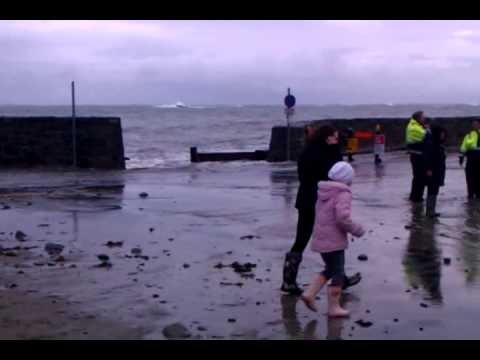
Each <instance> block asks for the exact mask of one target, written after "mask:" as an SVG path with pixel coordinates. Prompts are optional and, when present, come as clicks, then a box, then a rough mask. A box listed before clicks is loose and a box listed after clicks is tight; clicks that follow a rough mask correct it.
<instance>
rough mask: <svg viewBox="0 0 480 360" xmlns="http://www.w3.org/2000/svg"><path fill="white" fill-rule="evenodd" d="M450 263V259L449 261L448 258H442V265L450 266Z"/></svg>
mask: <svg viewBox="0 0 480 360" xmlns="http://www.w3.org/2000/svg"><path fill="white" fill-rule="evenodd" d="M451 262H452V259H450V258H443V264H444V265H450V264H451Z"/></svg>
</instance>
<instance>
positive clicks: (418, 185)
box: [410, 154, 427, 202]
mask: <svg viewBox="0 0 480 360" xmlns="http://www.w3.org/2000/svg"><path fill="white" fill-rule="evenodd" d="M410 163H411V164H412V171H413V179H412V189H411V191H410V201H413V202H421V201H422V200H423V193H424V192H425V186H426V177H427V174H426V173H427V169H426V166H425V161H424V159H423V157H422V155H420V154H410Z"/></svg>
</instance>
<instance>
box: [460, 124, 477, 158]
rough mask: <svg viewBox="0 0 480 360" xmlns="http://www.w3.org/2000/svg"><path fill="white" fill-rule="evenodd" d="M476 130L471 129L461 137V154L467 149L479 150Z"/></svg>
mask: <svg viewBox="0 0 480 360" xmlns="http://www.w3.org/2000/svg"><path fill="white" fill-rule="evenodd" d="M477 145H478V131H477V130H472V131H470V132H469V133H468V134H467V135H465V138H464V139H463V142H462V146H461V147H460V152H461V153H462V154H464V155H465V154H466V153H467V152H468V151H471V150H480V148H478V146H477Z"/></svg>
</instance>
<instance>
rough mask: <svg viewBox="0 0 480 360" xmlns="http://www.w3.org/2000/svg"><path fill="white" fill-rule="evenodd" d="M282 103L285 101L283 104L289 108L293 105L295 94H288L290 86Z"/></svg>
mask: <svg viewBox="0 0 480 360" xmlns="http://www.w3.org/2000/svg"><path fill="white" fill-rule="evenodd" d="M284 103H285V106H286V107H287V108H289V109H291V108H293V107H294V106H295V96H293V95H292V94H290V88H289V89H288V94H287V96H285V100H284Z"/></svg>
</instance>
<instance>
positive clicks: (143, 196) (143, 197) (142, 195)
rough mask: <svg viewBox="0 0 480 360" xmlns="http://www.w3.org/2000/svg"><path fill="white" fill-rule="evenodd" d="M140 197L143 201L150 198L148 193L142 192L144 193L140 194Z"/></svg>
mask: <svg viewBox="0 0 480 360" xmlns="http://www.w3.org/2000/svg"><path fill="white" fill-rule="evenodd" d="M138 196H140V197H141V198H142V199H145V198H146V197H148V193H146V192H142V193H140V194H138Z"/></svg>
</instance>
